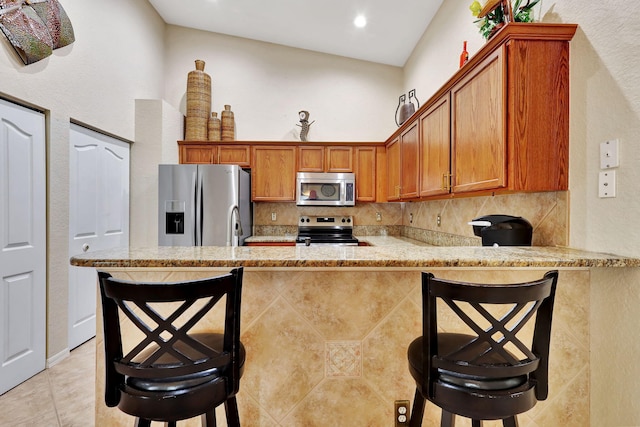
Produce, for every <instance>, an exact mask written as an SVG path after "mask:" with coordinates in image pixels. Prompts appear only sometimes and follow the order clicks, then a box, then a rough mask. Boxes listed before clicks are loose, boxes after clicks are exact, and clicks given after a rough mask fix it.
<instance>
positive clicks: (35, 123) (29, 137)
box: [0, 100, 47, 394]
mask: <svg viewBox="0 0 640 427" xmlns="http://www.w3.org/2000/svg"><path fill="white" fill-rule="evenodd" d="M46 194H47V193H46V160H45V121H44V115H43V114H42V113H40V112H37V111H33V110H30V109H28V108H24V107H21V106H18V105H16V104H13V103H10V102H7V101H4V100H0V394H2V393H4V392H6V391H7V390H9V389H11V388H13V387H15V386H16V385H18V384H20V383H21V382H23V381H24V380H26V379H28V378H30V377H32V376H33V375H35V374H37V373H38V372H40V371H42V370H43V369H44V368H45V359H46V330H47V329H46V326H47V325H46V293H47V283H46V243H47V236H46V224H47V222H46V211H47V206H46Z"/></svg>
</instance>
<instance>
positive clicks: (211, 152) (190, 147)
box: [178, 141, 251, 168]
mask: <svg viewBox="0 0 640 427" xmlns="http://www.w3.org/2000/svg"><path fill="white" fill-rule="evenodd" d="M178 147H179V151H178V153H179V162H180V163H214V164H218V163H219V164H226V165H239V166H242V167H244V168H248V167H251V146H250V145H239V144H237V145H236V144H234V145H221V144H220V143H219V142H202V141H178Z"/></svg>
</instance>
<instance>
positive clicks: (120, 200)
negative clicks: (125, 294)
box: [69, 124, 129, 349]
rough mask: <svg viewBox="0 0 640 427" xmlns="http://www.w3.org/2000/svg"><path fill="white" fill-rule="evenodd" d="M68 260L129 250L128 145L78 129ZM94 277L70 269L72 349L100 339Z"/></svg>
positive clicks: (72, 158) (73, 141)
mask: <svg viewBox="0 0 640 427" xmlns="http://www.w3.org/2000/svg"><path fill="white" fill-rule="evenodd" d="M69 168H70V169H69V255H70V256H72V255H76V254H79V253H82V252H87V251H96V250H102V249H111V248H116V247H123V246H127V245H128V244H129V144H127V143H125V142H122V141H120V140H118V139H115V138H111V137H108V136H106V135H103V134H101V133H98V132H95V131H92V130H89V129H86V128H84V127H82V126H78V125H75V124H72V125H71V132H70V144H69ZM96 280H97V275H96V271H95V269H93V268H86V267H72V266H70V267H69V348H70V349H73V348H75V347H77V346H78V345H80V344H82V343H83V342H85V341H86V340H88V339H90V338H92V337H93V336H95V333H96V318H95V316H96V297H97V295H96V290H97V287H96Z"/></svg>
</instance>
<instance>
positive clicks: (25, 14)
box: [0, 0, 75, 65]
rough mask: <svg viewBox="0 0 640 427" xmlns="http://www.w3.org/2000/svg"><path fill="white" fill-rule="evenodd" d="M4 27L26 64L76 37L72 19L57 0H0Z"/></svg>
mask: <svg viewBox="0 0 640 427" xmlns="http://www.w3.org/2000/svg"><path fill="white" fill-rule="evenodd" d="M0 30H2V32H3V33H4V35H5V36H6V37H7V39H9V41H10V42H11V45H12V46H13V48H14V49H15V51H16V53H17V54H18V56H20V59H21V60H22V62H24V63H25V65H28V64H32V63H34V62H37V61H40V60H41V59H44V58H46V57H47V56H49V55H51V52H52V50H53V49H57V48H59V47H62V46H66V45H68V44H70V43H73V41H74V40H75V36H74V33H73V27H72V26H71V21H70V20H69V17H68V16H67V14H66V12H65V11H64V9H63V8H62V6H61V5H60V3H58V1H57V0H25V1H23V0H0Z"/></svg>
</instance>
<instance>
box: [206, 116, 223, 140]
mask: <svg viewBox="0 0 640 427" xmlns="http://www.w3.org/2000/svg"><path fill="white" fill-rule="evenodd" d="M221 127H222V124H221V123H220V119H219V118H218V113H216V112H212V113H211V117H209V133H208V134H209V141H220V138H221V133H220V132H221Z"/></svg>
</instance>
